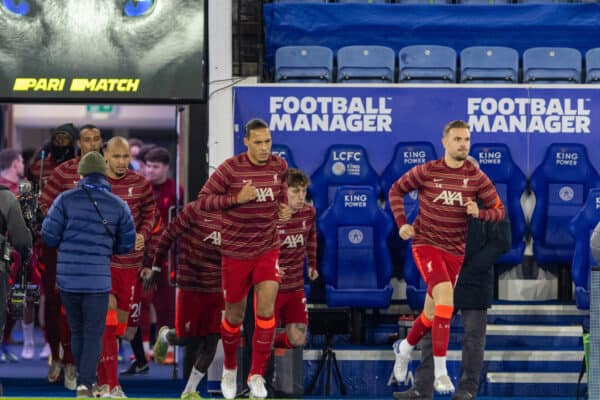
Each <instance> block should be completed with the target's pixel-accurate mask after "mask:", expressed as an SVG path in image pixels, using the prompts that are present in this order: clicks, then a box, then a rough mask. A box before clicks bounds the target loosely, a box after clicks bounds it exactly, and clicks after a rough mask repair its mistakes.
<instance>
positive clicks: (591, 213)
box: [570, 189, 600, 310]
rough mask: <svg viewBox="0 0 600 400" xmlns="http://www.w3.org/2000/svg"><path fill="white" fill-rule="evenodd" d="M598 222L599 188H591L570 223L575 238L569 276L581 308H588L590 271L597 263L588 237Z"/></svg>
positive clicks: (599, 209)
mask: <svg viewBox="0 0 600 400" xmlns="http://www.w3.org/2000/svg"><path fill="white" fill-rule="evenodd" d="M599 222H600V189H591V190H590V191H589V193H588V196H587V199H586V201H585V203H584V204H583V207H581V209H580V210H579V212H578V213H577V214H576V215H575V217H573V219H572V220H571V224H570V230H571V234H572V235H573V238H574V239H575V251H574V253H573V261H572V263H571V277H572V278H573V283H574V284H575V303H576V304H577V308H579V309H581V310H589V308H590V273H591V271H592V269H591V268H592V266H594V265H597V264H598V263H597V262H596V260H595V259H594V257H592V252H591V249H590V238H591V235H592V232H593V230H594V228H595V227H596V225H597V224H598V223H599Z"/></svg>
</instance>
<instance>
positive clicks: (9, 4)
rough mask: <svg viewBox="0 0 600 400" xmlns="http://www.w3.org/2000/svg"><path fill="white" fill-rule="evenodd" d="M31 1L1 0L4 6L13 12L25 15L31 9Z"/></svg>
mask: <svg viewBox="0 0 600 400" xmlns="http://www.w3.org/2000/svg"><path fill="white" fill-rule="evenodd" d="M29 3H30V2H29V1H27V0H0V4H2V7H3V8H4V9H5V10H6V11H8V12H9V13H11V14H15V15H18V16H25V15H27V14H29V11H31V5H30V4H29Z"/></svg>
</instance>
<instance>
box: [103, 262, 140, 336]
mask: <svg viewBox="0 0 600 400" xmlns="http://www.w3.org/2000/svg"><path fill="white" fill-rule="evenodd" d="M110 277H111V281H112V290H111V291H110V294H112V295H114V296H115V297H116V298H117V308H118V309H119V310H122V311H127V312H129V321H128V322H127V325H129V326H137V325H138V323H139V319H140V310H141V307H142V306H141V300H140V292H141V285H140V279H139V271H138V269H137V268H112V267H111V268H110Z"/></svg>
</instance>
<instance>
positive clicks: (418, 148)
mask: <svg viewBox="0 0 600 400" xmlns="http://www.w3.org/2000/svg"><path fill="white" fill-rule="evenodd" d="M273 152H275V153H276V154H278V155H280V156H282V157H284V158H285V159H286V160H287V161H288V164H289V165H290V166H292V167H297V164H296V163H295V161H294V158H293V155H292V153H291V150H290V149H289V148H288V147H287V146H283V145H274V146H273ZM471 154H472V155H473V156H474V157H475V158H476V159H477V160H478V161H479V162H480V166H481V169H482V170H483V171H484V172H485V173H486V174H487V175H488V176H489V177H490V179H491V180H492V182H493V183H494V184H495V186H496V190H497V191H498V194H499V196H500V198H501V199H502V201H503V203H504V204H505V206H506V208H507V211H508V214H509V217H510V220H511V225H512V237H513V246H512V249H511V251H510V252H508V253H507V254H505V255H504V256H502V258H501V259H500V262H501V263H506V264H519V263H520V262H521V261H522V258H523V254H524V250H525V236H526V234H527V233H530V234H531V236H532V238H533V239H534V247H533V249H534V257H535V259H536V262H537V263H538V264H540V265H544V264H551V263H568V262H570V261H571V259H572V257H573V249H574V242H573V239H572V237H571V234H570V233H569V228H568V227H569V222H570V220H571V218H572V217H573V216H574V215H575V213H576V212H577V211H578V210H579V208H580V207H581V206H582V204H583V203H584V201H585V198H586V195H587V193H588V191H589V190H590V189H591V188H595V187H600V174H599V173H598V172H597V171H596V169H595V168H594V166H593V165H592V164H591V162H590V160H589V157H588V152H587V149H586V147H585V146H584V145H583V144H580V143H554V144H552V145H550V146H548V148H547V150H546V156H545V158H544V160H543V161H542V163H541V164H540V165H539V166H537V167H536V168H535V170H534V172H533V173H532V175H531V177H530V178H529V179H527V177H526V176H525V174H524V173H523V172H522V170H521V169H520V168H519V166H518V165H517V164H516V163H515V162H514V161H513V158H512V155H511V152H510V149H509V148H508V146H507V145H506V144H503V143H479V144H475V145H473V146H472V148H471ZM436 158H437V154H436V151H435V148H434V146H433V144H432V143H430V142H402V143H398V144H397V145H396V149H395V152H394V156H393V158H392V160H391V162H390V164H389V165H388V166H387V167H386V168H385V170H384V171H383V172H382V174H381V176H378V174H377V172H376V171H375V170H374V169H373V167H372V166H371V164H370V162H369V158H368V155H367V152H366V150H365V149H364V148H363V147H362V146H358V145H333V146H331V147H329V149H328V150H327V152H326V155H325V160H324V162H323V163H322V164H321V166H320V167H318V168H317V169H316V171H315V172H314V173H313V174H312V176H311V181H312V184H311V188H310V194H311V198H312V199H313V203H314V206H315V208H316V209H317V212H318V213H319V214H321V213H323V212H324V210H325V209H326V208H327V207H328V206H329V205H330V204H331V203H332V202H333V200H334V195H335V191H336V190H337V188H339V187H340V186H345V185H363V186H365V185H366V186H370V187H372V188H373V190H374V191H375V193H376V194H377V196H379V197H380V198H381V197H384V198H387V192H388V191H389V189H390V187H391V186H392V184H393V183H394V182H395V181H396V179H398V177H400V176H402V175H403V174H404V173H405V172H406V171H408V170H409V169H410V168H412V167H414V166H415V165H417V164H422V163H425V162H427V161H430V160H433V159H436ZM528 187H529V189H530V190H531V191H532V192H533V193H534V194H535V198H536V202H535V208H534V211H533V215H532V217H531V221H530V223H529V224H527V223H526V220H525V215H524V212H523V209H522V206H521V197H522V195H523V193H524V192H525V190H526V189H527V188H528ZM405 207H406V213H407V215H410V214H411V213H412V212H413V210H414V209H416V207H417V198H416V196H415V195H414V194H413V195H407V196H406V197H405ZM386 208H388V209H389V206H386ZM391 246H392V248H396V249H397V251H401V249H402V247H403V244H402V243H399V242H398V241H396V242H395V244H394V241H393V240H392V242H391Z"/></svg>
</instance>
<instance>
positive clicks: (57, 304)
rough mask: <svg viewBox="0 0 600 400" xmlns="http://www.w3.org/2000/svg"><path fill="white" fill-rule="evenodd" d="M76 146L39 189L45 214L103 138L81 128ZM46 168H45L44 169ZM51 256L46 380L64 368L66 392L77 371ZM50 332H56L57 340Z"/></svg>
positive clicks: (47, 268)
mask: <svg viewBox="0 0 600 400" xmlns="http://www.w3.org/2000/svg"><path fill="white" fill-rule="evenodd" d="M77 146H78V147H79V150H80V153H81V154H80V156H79V157H75V158H71V159H70V160H67V161H65V162H63V163H61V164H59V165H58V166H57V167H56V168H54V169H53V171H52V173H51V174H50V177H48V181H47V183H46V184H45V185H44V187H43V189H42V194H41V196H40V207H41V208H42V211H43V212H44V213H47V212H48V210H49V209H50V206H51V205H52V202H53V201H54V199H56V197H58V195H59V194H61V193H62V192H64V191H66V190H69V189H73V188H74V187H75V186H76V185H77V182H78V181H79V179H80V176H79V173H78V172H77V167H78V165H79V160H80V159H81V157H83V156H84V155H86V154H87V153H89V152H91V151H100V149H101V148H102V136H101V135H100V129H98V128H97V127H96V126H94V125H84V126H83V127H81V129H80V130H79V139H78V140H77ZM44 168H45V167H44ZM52 258H53V257H51V256H48V257H46V256H45V255H44V254H42V259H43V260H45V263H44V267H45V271H44V274H43V275H42V286H43V290H44V293H45V295H46V312H45V315H44V317H45V320H46V331H47V332H48V338H47V339H48V343H49V344H50V350H51V352H52V363H51V364H50V369H49V371H48V381H49V382H57V381H58V380H59V379H60V377H61V370H62V369H63V367H64V384H65V387H66V388H67V389H69V390H75V389H76V388H77V370H76V368H75V366H74V365H73V363H74V359H73V354H72V352H71V332H70V329H69V325H68V323H67V317H66V315H65V313H64V311H63V309H62V301H61V299H60V292H59V291H58V289H57V286H56V253H54V259H53V260H52ZM51 332H52V333H58V335H57V336H56V337H54V336H51V335H50V334H51ZM61 345H62V348H63V356H62V358H61V357H60V346H61Z"/></svg>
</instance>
